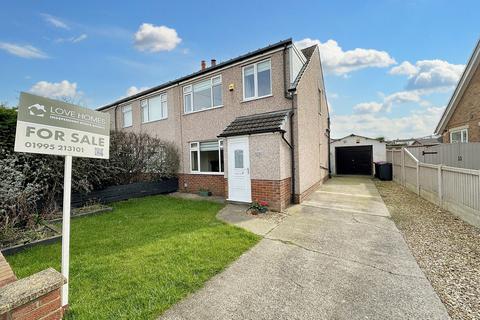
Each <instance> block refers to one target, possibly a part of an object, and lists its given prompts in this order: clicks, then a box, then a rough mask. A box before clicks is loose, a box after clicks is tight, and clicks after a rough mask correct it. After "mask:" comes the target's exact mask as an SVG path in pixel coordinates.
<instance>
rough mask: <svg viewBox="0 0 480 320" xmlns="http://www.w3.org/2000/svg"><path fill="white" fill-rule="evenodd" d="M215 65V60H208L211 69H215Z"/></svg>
mask: <svg viewBox="0 0 480 320" xmlns="http://www.w3.org/2000/svg"><path fill="white" fill-rule="evenodd" d="M216 65H217V60H215V59H212V60H210V66H211V67H215V66H216Z"/></svg>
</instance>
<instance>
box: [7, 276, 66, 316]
mask: <svg viewBox="0 0 480 320" xmlns="http://www.w3.org/2000/svg"><path fill="white" fill-rule="evenodd" d="M66 282H67V280H66V279H65V278H64V277H63V276H62V274H61V273H59V272H58V271H56V270H55V269H53V268H48V269H45V270H43V271H40V272H38V273H35V274H34V275H31V276H29V277H27V278H23V279H20V280H17V281H15V282H12V283H9V284H7V285H6V286H4V287H2V288H0V314H4V313H6V312H8V311H10V310H13V309H15V308H17V307H19V306H21V305H24V304H27V303H29V302H31V301H33V300H35V299H37V298H39V297H41V296H44V295H46V294H47V293H49V292H52V291H53V290H55V289H58V288H60V287H61V286H62V285H63V284H65V283H66Z"/></svg>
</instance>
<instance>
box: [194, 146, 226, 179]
mask: <svg viewBox="0 0 480 320" xmlns="http://www.w3.org/2000/svg"><path fill="white" fill-rule="evenodd" d="M223 161H224V158H223V140H214V141H205V142H191V143H190V170H191V172H196V173H222V172H223Z"/></svg>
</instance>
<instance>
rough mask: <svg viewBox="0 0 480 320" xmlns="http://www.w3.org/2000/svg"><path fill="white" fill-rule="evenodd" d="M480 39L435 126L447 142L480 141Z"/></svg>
mask: <svg viewBox="0 0 480 320" xmlns="http://www.w3.org/2000/svg"><path fill="white" fill-rule="evenodd" d="M479 64H480V40H479V41H478V42H477V46H476V47H475V50H474V51H473V54H472V56H471V57H470V60H469V61H468V64H467V66H466V67H465V70H464V71H463V74H462V77H461V78H460V80H459V82H458V85H457V87H456V88H455V91H454V92H453V95H452V97H451V98H450V101H449V102H448V105H447V108H446V109H445V111H444V112H443V115H442V117H441V119H440V121H439V123H438V125H437V128H436V129H435V134H438V135H442V136H443V142H444V143H457V142H480V68H479Z"/></svg>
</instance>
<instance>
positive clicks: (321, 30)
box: [0, 0, 480, 138]
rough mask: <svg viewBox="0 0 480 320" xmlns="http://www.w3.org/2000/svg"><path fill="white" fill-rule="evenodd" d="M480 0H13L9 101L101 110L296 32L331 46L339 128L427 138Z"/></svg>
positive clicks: (4, 96) (2, 78) (8, 33)
mask: <svg viewBox="0 0 480 320" xmlns="http://www.w3.org/2000/svg"><path fill="white" fill-rule="evenodd" d="M479 9H480V3H479V2H478V1H470V2H461V1H456V2H453V1H438V0H437V1H429V0H428V1H427V0H423V1H422V0H418V1H409V0H403V1H396V0H395V1H394V0H391V1H312V2H309V1H297V2H295V4H293V2H283V3H282V2H280V1H255V2H253V1H252V2H250V3H249V1H243V2H225V1H211V2H205V1H195V2H194V1H192V2H188V1H169V2H163V1H162V2H160V1H136V2H133V1H132V2H128V3H127V2H125V3H124V2H118V1H115V2H114V1H110V2H107V1H95V2H94V1H77V2H70V1H9V2H4V3H3V4H2V10H1V11H0V70H1V72H0V101H2V102H7V103H8V104H9V105H15V104H16V103H17V101H18V95H19V92H20V91H32V92H36V93H39V94H44V95H49V96H51V97H58V96H60V95H63V96H69V97H71V98H72V99H73V100H74V101H75V102H78V103H79V104H81V105H84V106H87V107H90V108H96V107H99V106H101V105H104V104H106V103H109V102H112V101H114V100H115V99H117V98H120V97H123V96H125V95H127V94H128V92H130V93H132V92H135V89H137V90H138V89H140V88H146V87H152V86H155V85H157V84H160V83H162V82H164V81H168V80H171V79H174V78H176V77H178V76H182V75H185V74H188V73H191V72H193V71H196V70H198V68H199V61H200V60H202V59H205V60H209V59H210V58H216V59H217V61H222V60H225V59H228V58H231V57H235V56H237V55H240V54H242V53H245V52H247V51H250V50H253V49H256V48H259V47H263V46H265V45H267V44H269V43H273V42H277V41H279V40H282V39H285V38H289V37H292V38H293V39H294V40H295V41H298V44H299V45H300V46H301V45H309V44H313V43H317V44H319V46H320V49H321V53H322V59H323V64H324V69H325V73H326V87H327V95H328V99H329V104H330V106H331V117H332V126H333V135H334V136H337V137H338V136H342V135H346V134H349V133H352V132H354V133H358V134H362V135H368V136H387V137H389V138H397V137H412V136H421V135H427V134H430V133H432V132H433V130H434V126H435V124H436V122H437V120H438V118H439V116H440V114H441V112H442V110H443V108H444V107H445V105H446V104H447V103H448V99H449V97H450V95H451V92H452V90H453V88H454V86H455V83H456V81H457V80H458V77H459V76H460V74H461V71H462V70H463V67H464V65H465V64H466V63H467V60H468V58H469V56H470V54H471V52H472V50H473V47H474V46H475V43H476V41H477V39H478V37H479V35H480V33H479V28H478V20H477V18H478V12H479Z"/></svg>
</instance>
